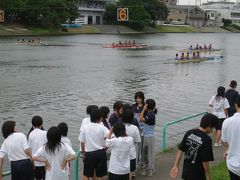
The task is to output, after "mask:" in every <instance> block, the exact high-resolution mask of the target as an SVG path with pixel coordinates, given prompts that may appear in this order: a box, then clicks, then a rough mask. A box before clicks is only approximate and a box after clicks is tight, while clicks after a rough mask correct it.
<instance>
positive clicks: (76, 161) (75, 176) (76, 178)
mask: <svg viewBox="0 0 240 180" xmlns="http://www.w3.org/2000/svg"><path fill="white" fill-rule="evenodd" d="M80 154H81V152H80V151H78V152H77V159H76V160H75V161H74V180H78V159H79V157H80Z"/></svg>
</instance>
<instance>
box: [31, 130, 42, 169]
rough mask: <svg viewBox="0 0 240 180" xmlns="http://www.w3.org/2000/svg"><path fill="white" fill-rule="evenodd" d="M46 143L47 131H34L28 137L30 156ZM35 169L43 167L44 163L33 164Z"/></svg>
mask: <svg viewBox="0 0 240 180" xmlns="http://www.w3.org/2000/svg"><path fill="white" fill-rule="evenodd" d="M46 143H47V131H44V130H41V129H38V128H36V129H34V130H33V131H32V132H31V133H30V134H29V136H28V144H29V146H30V148H31V149H32V154H35V153H36V152H37V150H38V149H39V148H40V147H41V146H43V145H44V144H46ZM34 165H35V166H37V167H41V166H45V163H42V162H34Z"/></svg>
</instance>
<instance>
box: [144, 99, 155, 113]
mask: <svg viewBox="0 0 240 180" xmlns="http://www.w3.org/2000/svg"><path fill="white" fill-rule="evenodd" d="M146 105H147V108H148V109H149V110H152V111H153V112H154V113H155V114H157V112H158V111H157V109H156V108H155V107H156V102H155V101H154V99H147V100H146Z"/></svg>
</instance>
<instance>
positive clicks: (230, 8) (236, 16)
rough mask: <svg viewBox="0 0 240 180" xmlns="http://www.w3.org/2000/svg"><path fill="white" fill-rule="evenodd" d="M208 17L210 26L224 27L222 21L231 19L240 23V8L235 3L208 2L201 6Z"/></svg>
mask: <svg viewBox="0 0 240 180" xmlns="http://www.w3.org/2000/svg"><path fill="white" fill-rule="evenodd" d="M201 8H202V9H204V10H205V11H206V13H207V17H208V22H207V25H208V26H222V25H223V24H222V19H223V18H224V19H230V20H232V22H234V23H239V22H240V6H239V4H238V3H234V2H225V1H219V2H208V3H204V4H202V5H201Z"/></svg>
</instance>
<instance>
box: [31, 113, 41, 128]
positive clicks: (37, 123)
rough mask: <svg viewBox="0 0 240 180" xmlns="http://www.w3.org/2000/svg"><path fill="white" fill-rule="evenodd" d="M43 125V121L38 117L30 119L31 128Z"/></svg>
mask: <svg viewBox="0 0 240 180" xmlns="http://www.w3.org/2000/svg"><path fill="white" fill-rule="evenodd" d="M42 124H43V119H42V117H40V116H33V118H32V126H33V127H40V126H41V125H42Z"/></svg>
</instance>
